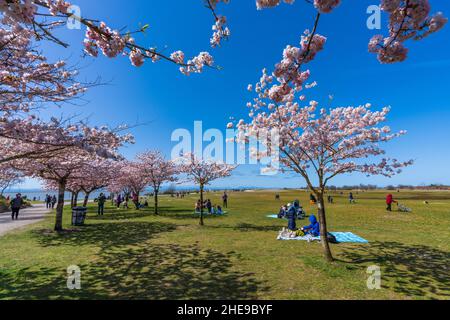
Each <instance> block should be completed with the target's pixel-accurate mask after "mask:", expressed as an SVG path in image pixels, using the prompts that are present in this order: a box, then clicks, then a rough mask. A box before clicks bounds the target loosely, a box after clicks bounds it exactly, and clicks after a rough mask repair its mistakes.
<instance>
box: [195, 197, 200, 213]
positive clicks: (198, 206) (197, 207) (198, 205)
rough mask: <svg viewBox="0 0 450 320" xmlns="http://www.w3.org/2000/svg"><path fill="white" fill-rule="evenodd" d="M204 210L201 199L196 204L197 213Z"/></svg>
mask: <svg viewBox="0 0 450 320" xmlns="http://www.w3.org/2000/svg"><path fill="white" fill-rule="evenodd" d="M201 211H202V203H201V201H200V200H198V201H197V203H196V204H195V213H200V212H201Z"/></svg>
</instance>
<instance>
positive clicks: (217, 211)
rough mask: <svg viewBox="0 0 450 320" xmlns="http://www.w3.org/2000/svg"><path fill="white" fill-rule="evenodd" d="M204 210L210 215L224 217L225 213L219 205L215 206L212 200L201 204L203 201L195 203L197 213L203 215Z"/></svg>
mask: <svg viewBox="0 0 450 320" xmlns="http://www.w3.org/2000/svg"><path fill="white" fill-rule="evenodd" d="M202 210H206V212H207V213H208V214H213V215H219V216H221V215H223V214H224V211H223V209H222V207H221V206H219V205H213V204H212V202H211V200H210V199H207V200H206V201H203V203H202V202H201V200H198V201H197V202H196V203H195V213H201V212H202Z"/></svg>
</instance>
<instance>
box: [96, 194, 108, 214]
mask: <svg viewBox="0 0 450 320" xmlns="http://www.w3.org/2000/svg"><path fill="white" fill-rule="evenodd" d="M105 202H106V197H105V195H104V194H103V193H100V196H99V197H98V215H99V216H102V215H103V214H104V211H105Z"/></svg>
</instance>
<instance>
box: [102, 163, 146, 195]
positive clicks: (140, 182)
mask: <svg viewBox="0 0 450 320" xmlns="http://www.w3.org/2000/svg"><path fill="white" fill-rule="evenodd" d="M111 170H112V177H111V181H110V183H109V185H108V190H109V191H111V192H114V193H121V192H124V193H125V194H126V195H130V194H131V193H134V194H136V195H137V196H138V197H139V195H140V194H141V192H142V191H144V190H145V188H146V187H147V185H148V182H147V180H146V179H145V178H144V174H143V166H142V163H140V162H139V161H130V160H123V161H119V162H117V163H115V164H114V167H113V168H111Z"/></svg>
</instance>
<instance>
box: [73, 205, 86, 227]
mask: <svg viewBox="0 0 450 320" xmlns="http://www.w3.org/2000/svg"><path fill="white" fill-rule="evenodd" d="M86 212H87V208H86V207H75V208H72V225H73V226H83V225H84V221H85V220H86Z"/></svg>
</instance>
